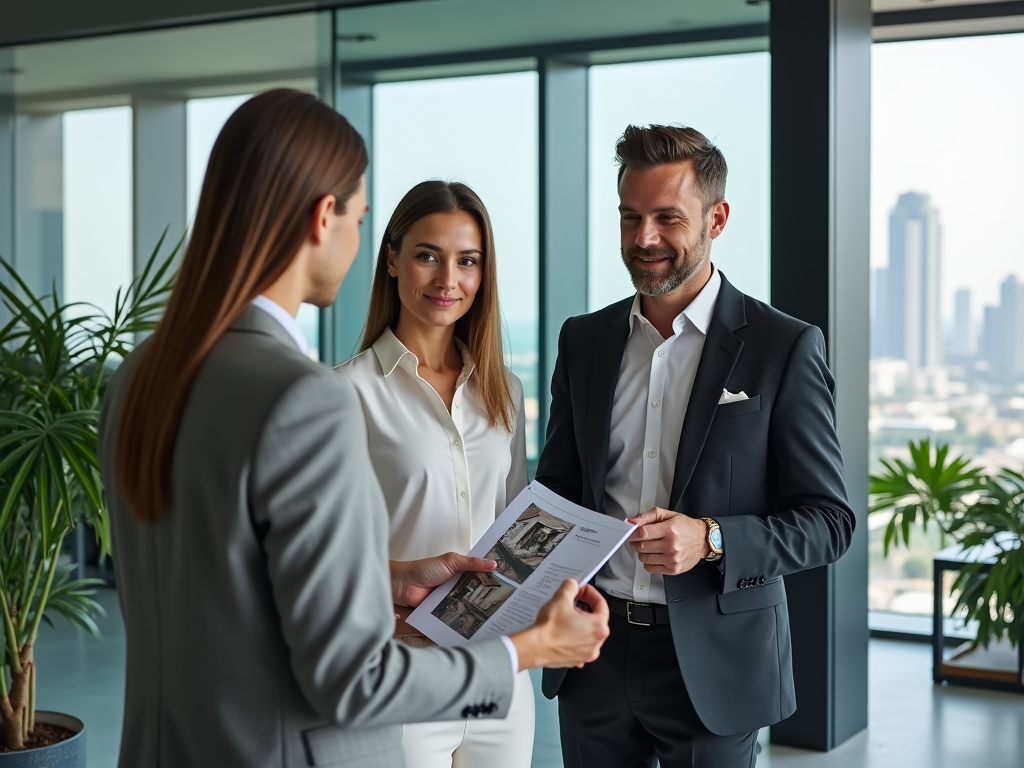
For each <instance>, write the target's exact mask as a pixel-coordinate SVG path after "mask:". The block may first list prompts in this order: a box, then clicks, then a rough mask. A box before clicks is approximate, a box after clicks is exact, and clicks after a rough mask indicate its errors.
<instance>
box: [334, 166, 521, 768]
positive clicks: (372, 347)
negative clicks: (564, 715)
mask: <svg viewBox="0 0 1024 768" xmlns="http://www.w3.org/2000/svg"><path fill="white" fill-rule="evenodd" d="M497 273H498V269H497V263H496V258H495V247H494V235H493V232H492V228H491V220H490V216H489V215H488V213H487V209H486V208H485V207H484V204H483V202H481V200H480V198H479V197H478V196H477V194H476V193H475V192H473V190H471V189H470V188H469V187H467V186H466V185H465V184H461V183H458V182H444V181H425V182H422V183H420V184H417V185H416V186H415V187H413V188H412V189H411V190H410V191H409V192H408V193H406V195H405V196H404V197H403V198H402V200H401V202H400V203H399V204H398V207H397V208H396V209H395V212H394V214H392V216H391V220H390V221H389V222H388V225H387V227H386V228H385V230H384V234H383V237H382V239H381V245H380V251H379V253H378V255H377V265H376V270H375V272H374V277H373V290H372V293H371V295H370V311H369V319H368V320H367V323H366V333H365V335H364V337H363V341H362V352H361V354H359V355H357V356H356V357H355V358H353V359H352V360H350V361H349V362H348V363H345V364H343V365H341V366H339V368H338V370H339V372H340V373H341V374H342V375H343V376H346V377H347V378H348V379H349V381H350V382H351V383H352V384H353V385H354V386H355V389H356V392H357V393H358V395H359V399H360V402H361V403H362V406H363V412H364V414H365V416H366V422H367V432H368V437H369V448H370V459H371V461H372V462H373V466H374V470H375V471H376V473H377V476H378V477H380V478H381V480H382V481H384V482H383V483H382V484H383V491H384V497H385V501H386V503H387V508H388V515H389V517H390V521H391V535H390V557H391V559H392V560H417V559H420V558H424V557H434V556H437V555H442V554H444V553H446V552H449V551H456V552H458V553H460V554H467V553H468V552H469V549H470V547H472V546H473V545H474V544H475V543H476V541H477V539H478V538H479V537H480V535H481V534H482V533H483V532H484V531H486V530H487V529H488V528H489V527H490V525H491V523H493V522H494V520H495V518H496V517H497V516H498V515H499V514H501V513H502V512H503V511H504V510H505V507H506V506H507V505H508V503H509V502H510V501H511V500H512V499H513V498H515V496H516V495H517V494H518V493H519V492H520V491H521V490H522V489H523V488H524V487H525V486H526V418H525V415H526V414H525V412H524V401H523V385H522V383H521V382H520V380H519V379H518V377H516V376H515V375H514V374H513V373H512V372H511V371H510V370H509V369H508V368H506V367H505V364H504V361H503V358H502V344H501V323H500V317H501V313H500V310H499V306H498V278H497ZM395 612H396V615H399V616H404V615H405V613H406V612H407V609H403V608H402V607H400V606H396V607H395ZM396 636H398V637H399V638H401V639H402V640H403V642H406V643H407V644H410V645H414V646H421V645H426V644H428V643H429V641H428V640H427V638H426V637H424V636H422V635H420V634H418V633H416V631H415V630H414V629H412V628H411V627H409V626H408V625H407V624H405V623H404V622H399V624H398V627H397V629H396ZM533 729H534V700H533V689H532V686H531V683H530V678H529V675H528V674H527V673H525V672H523V673H520V674H519V676H518V677H517V680H516V693H515V696H514V698H513V700H512V708H511V711H510V714H509V716H508V718H507V719H506V720H505V721H503V722H497V721H495V722H490V723H485V722H476V721H474V722H471V723H470V724H469V725H468V727H467V725H466V724H464V723H454V724H449V723H426V724H416V725H406V726H405V727H404V736H403V747H404V750H405V755H406V763H407V764H408V765H409V768H427V767H428V766H435V765H441V764H444V765H451V764H452V757H453V755H454V754H458V755H459V756H460V757H459V759H458V760H457V761H456V762H457V764H459V765H465V766H470V767H471V768H474V767H476V766H487V768H526V767H527V766H529V765H530V759H531V755H532V752H533Z"/></svg>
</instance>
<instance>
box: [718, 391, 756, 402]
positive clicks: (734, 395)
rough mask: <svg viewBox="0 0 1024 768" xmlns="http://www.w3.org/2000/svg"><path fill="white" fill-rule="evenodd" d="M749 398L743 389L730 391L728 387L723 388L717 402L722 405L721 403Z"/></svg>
mask: <svg viewBox="0 0 1024 768" xmlns="http://www.w3.org/2000/svg"><path fill="white" fill-rule="evenodd" d="M749 399H750V398H748V397H747V393H746V392H744V391H743V390H740V391H739V392H730V391H729V390H728V389H723V390H722V396H721V397H720V398H718V404H719V405H722V404H723V403H736V402H739V401H740V400H749Z"/></svg>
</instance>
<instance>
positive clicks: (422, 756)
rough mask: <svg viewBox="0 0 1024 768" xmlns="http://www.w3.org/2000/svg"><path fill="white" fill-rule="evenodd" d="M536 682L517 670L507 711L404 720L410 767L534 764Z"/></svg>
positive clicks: (476, 767) (499, 767) (485, 767)
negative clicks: (445, 720)
mask: <svg viewBox="0 0 1024 768" xmlns="http://www.w3.org/2000/svg"><path fill="white" fill-rule="evenodd" d="M533 726H534V713H533V685H532V684H531V683H530V673H529V672H527V671H526V670H523V671H522V672H520V673H519V674H518V675H516V682H515V690H514V692H513V694H512V704H511V706H510V707H509V711H508V717H506V718H505V719H504V720H499V719H497V718H493V717H491V718H479V719H477V718H470V719H467V720H459V721H456V722H451V723H413V724H411V725H404V726H402V749H403V750H405V764H406V768H530V761H531V760H532V758H533Z"/></svg>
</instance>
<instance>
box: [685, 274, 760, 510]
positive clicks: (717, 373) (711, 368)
mask: <svg viewBox="0 0 1024 768" xmlns="http://www.w3.org/2000/svg"><path fill="white" fill-rule="evenodd" d="M744 304H745V300H744V296H743V294H742V293H740V292H739V291H738V290H737V289H736V288H735V287H734V286H733V285H732V283H730V282H729V281H728V280H726V279H725V275H724V274H723V275H722V287H721V289H720V290H719V292H718V302H717V303H716V304H715V313H714V316H713V318H712V320H711V325H710V327H709V328H708V334H707V338H706V339H705V340H704V350H703V351H702V352H701V355H700V363H699V364H698V366H697V375H696V376H695V377H694V380H693V388H692V389H691V390H690V402H689V403H687V406H686V416H685V417H684V418H683V431H682V433H681V434H680V435H679V450H678V451H677V452H676V467H675V472H674V473H673V476H672V490H671V492H670V494H669V508H670V509H673V510H675V511H676V512H686V511H687V510H684V509H680V506H679V505H680V504H681V503H682V499H683V493H684V492H685V491H686V486H687V485H689V482H690V478H691V477H692V476H693V470H694V469H695V468H696V466H697V462H698V460H699V459H700V455H701V452H702V451H703V450H704V442H705V441H706V440H707V436H708V432H709V431H710V430H711V423H712V421H714V418H715V411H716V410H717V409H718V400H719V398H720V397H721V396H722V390H723V389H725V386H726V384H727V383H728V381H729V377H730V376H731V375H732V372H733V369H734V368H735V367H736V362H737V361H738V360H739V359H740V354H741V353H742V352H743V340H742V339H741V338H740V337H739V336H737V335H736V334H735V333H734V331H737V330H739V329H740V328H742V327H743V326H745V325H746V324H747V312H746V308H745V306H744Z"/></svg>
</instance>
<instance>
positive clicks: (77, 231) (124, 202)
mask: <svg viewBox="0 0 1024 768" xmlns="http://www.w3.org/2000/svg"><path fill="white" fill-rule="evenodd" d="M62 120H63V126H62V127H63V144H62V150H63V151H62V155H63V167H64V168H63V170H64V173H63V187H64V194H63V206H62V207H63V211H64V248H63V250H64V258H63V273H64V275H63V283H64V300H65V301H68V302H83V303H86V304H91V305H93V306H96V307H98V308H100V309H102V310H103V311H104V312H106V313H107V314H112V313H113V311H114V298H115V296H116V293H117V289H118V288H121V287H123V286H126V285H128V283H130V282H131V280H132V109H131V107H126V106H125V107H107V108H104V109H88V110H76V111H70V112H65V113H64V114H63V115H62ZM83 309H84V308H83ZM84 311H86V312H88V311H89V310H88V309H84Z"/></svg>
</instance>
